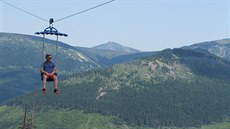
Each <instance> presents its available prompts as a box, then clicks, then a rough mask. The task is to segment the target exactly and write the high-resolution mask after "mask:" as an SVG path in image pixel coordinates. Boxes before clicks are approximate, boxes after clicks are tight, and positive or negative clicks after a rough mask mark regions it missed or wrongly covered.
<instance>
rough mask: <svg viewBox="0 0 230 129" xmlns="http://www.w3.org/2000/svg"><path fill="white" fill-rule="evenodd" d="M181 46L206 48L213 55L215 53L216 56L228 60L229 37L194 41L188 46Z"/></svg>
mask: <svg viewBox="0 0 230 129" xmlns="http://www.w3.org/2000/svg"><path fill="white" fill-rule="evenodd" d="M182 48H183V49H190V50H196V51H202V50H206V51H208V52H210V53H212V54H214V55H217V56H218V57H221V58H224V59H226V60H228V61H230V39H222V40H215V41H207V42H202V43H196V44H193V45H190V46H184V47H182Z"/></svg>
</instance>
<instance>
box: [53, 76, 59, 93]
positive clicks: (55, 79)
mask: <svg viewBox="0 0 230 129" xmlns="http://www.w3.org/2000/svg"><path fill="white" fill-rule="evenodd" d="M53 79H54V94H56V95H57V94H58V80H57V76H53Z"/></svg>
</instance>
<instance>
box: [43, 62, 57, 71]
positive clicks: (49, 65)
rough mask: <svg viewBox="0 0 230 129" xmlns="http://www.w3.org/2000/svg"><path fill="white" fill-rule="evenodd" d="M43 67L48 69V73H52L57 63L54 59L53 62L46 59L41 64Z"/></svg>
mask: <svg viewBox="0 0 230 129" xmlns="http://www.w3.org/2000/svg"><path fill="white" fill-rule="evenodd" d="M41 67H43V70H44V71H46V72H48V73H52V72H53V70H54V67H56V66H55V64H54V63H53V62H52V61H51V62H47V61H45V62H44V63H43V64H42V65H41Z"/></svg>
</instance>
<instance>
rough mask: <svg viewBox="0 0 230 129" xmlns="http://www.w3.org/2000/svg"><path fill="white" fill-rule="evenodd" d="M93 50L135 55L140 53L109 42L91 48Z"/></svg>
mask: <svg viewBox="0 0 230 129" xmlns="http://www.w3.org/2000/svg"><path fill="white" fill-rule="evenodd" d="M92 48H94V49H102V50H111V51H121V52H127V53H135V52H140V51H139V50H137V49H134V48H130V47H126V46H123V45H121V44H120V43H117V42H113V41H109V42H107V43H104V44H101V45H98V46H94V47H92Z"/></svg>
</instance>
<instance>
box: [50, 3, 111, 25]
mask: <svg viewBox="0 0 230 129" xmlns="http://www.w3.org/2000/svg"><path fill="white" fill-rule="evenodd" d="M113 1H115V0H110V1H107V2H105V3H102V4H99V5H96V6H94V7H91V8H88V9H85V10H83V11H80V12H77V13H74V14H72V15H69V16H66V17H64V18H61V19H58V20H56V21H54V22H59V21H61V20H64V19H67V18H70V17H73V16H75V15H78V14H81V13H84V12H87V11H90V10H92V9H95V8H98V7H100V6H103V5H106V4H109V3H111V2H113Z"/></svg>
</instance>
